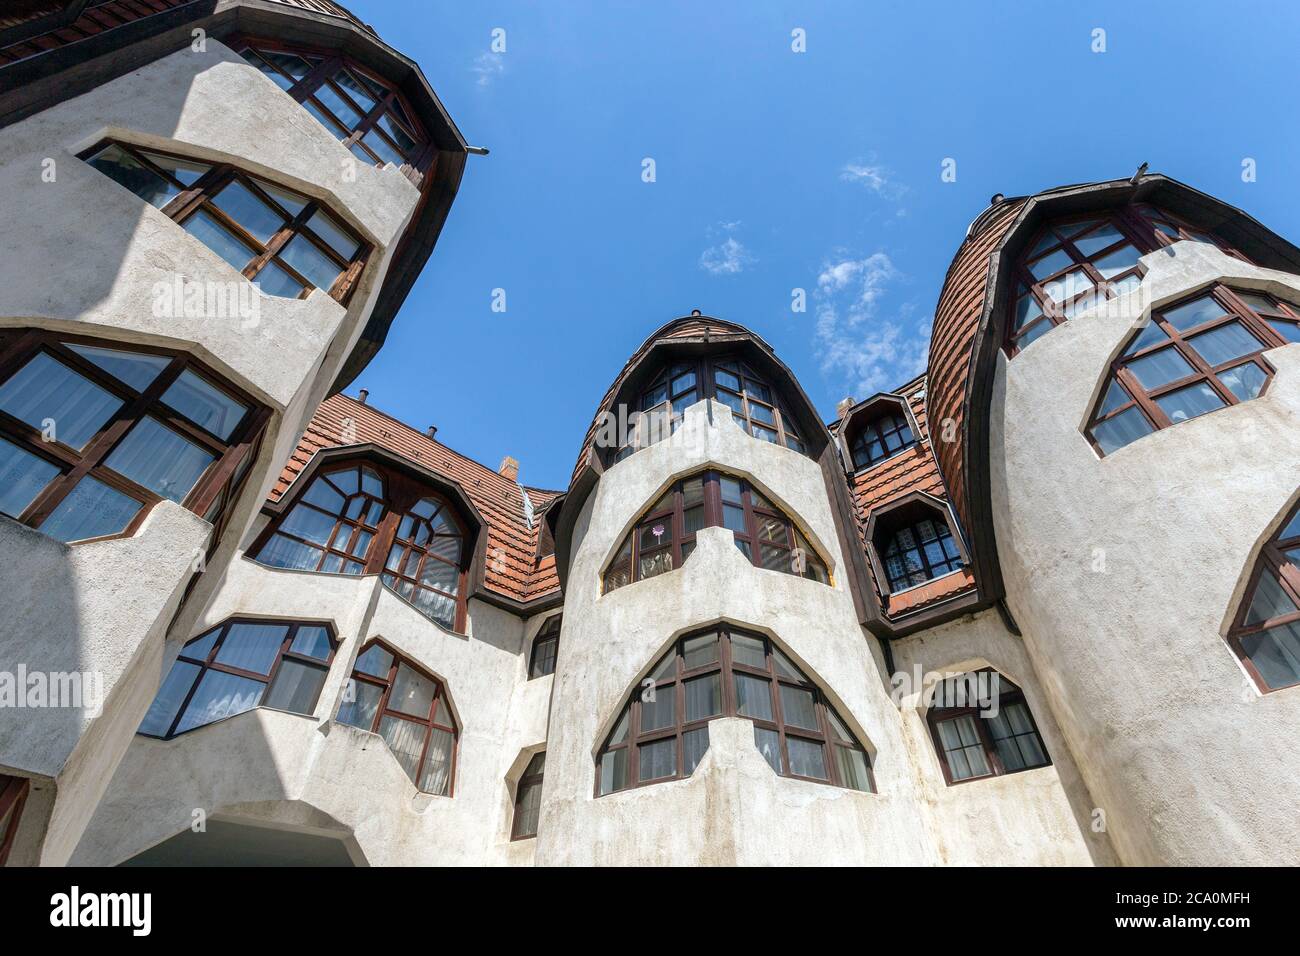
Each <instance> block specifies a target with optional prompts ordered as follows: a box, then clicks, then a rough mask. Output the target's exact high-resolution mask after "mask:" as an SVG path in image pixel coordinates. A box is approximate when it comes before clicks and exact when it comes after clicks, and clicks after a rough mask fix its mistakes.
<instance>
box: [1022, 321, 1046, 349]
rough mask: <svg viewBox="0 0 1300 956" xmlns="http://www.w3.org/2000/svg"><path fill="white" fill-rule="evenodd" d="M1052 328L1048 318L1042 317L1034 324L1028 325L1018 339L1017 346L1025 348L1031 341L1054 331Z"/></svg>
mask: <svg viewBox="0 0 1300 956" xmlns="http://www.w3.org/2000/svg"><path fill="white" fill-rule="evenodd" d="M1052 328H1053V326H1052V323H1051V322H1050V321H1049V320H1048V319H1042V320H1041V321H1038V322H1035V323H1033V324H1032V325H1029V326H1026V328H1025V331H1024V332H1022V333H1021V334H1020V336H1019V338H1017V339H1016V348H1021V349H1023V348H1025V347H1026V346H1027V345H1029V343H1030V342H1033V341H1034V340H1036V339H1038V338H1041V337H1042V336H1044V335H1046V334H1047V333H1048V332H1050V331H1052Z"/></svg>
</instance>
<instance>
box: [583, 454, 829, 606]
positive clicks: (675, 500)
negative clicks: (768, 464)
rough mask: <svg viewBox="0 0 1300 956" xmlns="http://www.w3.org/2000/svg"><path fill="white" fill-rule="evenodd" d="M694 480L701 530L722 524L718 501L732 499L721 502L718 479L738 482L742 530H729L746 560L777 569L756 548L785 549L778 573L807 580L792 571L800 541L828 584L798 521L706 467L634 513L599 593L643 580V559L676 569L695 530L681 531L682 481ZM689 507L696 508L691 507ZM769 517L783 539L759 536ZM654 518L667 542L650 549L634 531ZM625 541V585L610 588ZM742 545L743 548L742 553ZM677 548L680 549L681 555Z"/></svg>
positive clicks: (825, 570) (823, 563)
mask: <svg viewBox="0 0 1300 956" xmlns="http://www.w3.org/2000/svg"><path fill="white" fill-rule="evenodd" d="M696 479H700V480H701V481H702V484H703V502H702V504H703V509H704V515H703V522H704V523H703V524H702V525H701V528H721V527H726V525H725V523H724V513H725V509H724V507H723V505H724V504H735V503H734V502H724V499H723V497H722V494H723V492H722V481H723V479H726V480H728V481H735V482H738V483H739V485H740V495H741V501H740V507H742V508H743V509H744V515H745V528H744V530H742V531H737V530H735V529H732V535H733V536H734V538H735V540H736V548H737V550H739V551H740V552H741V554H744V555H745V556H746V558H747V560H748V561H749V563H750V564H752V565H754V566H755V567H757V568H762V569H764V570H768V571H772V570H783V569H777V568H771V567H768V566H767V565H764V564H763V561H762V552H763V547H764V546H765V547H767V548H769V549H779V550H783V551H786V552H789V553H790V569H789V570H788V571H784V573H787V574H794V575H796V576H797V577H805V578H809V580H819V578H817V577H816V576H815V575H814V576H812V577H810V576H809V575H808V574H807V573H803V574H799V573H797V572H796V571H795V569H794V553H793V552H794V549H795V548H797V547H802V546H803V545H806V546H807V547H805V548H804V549H803V550H804V553H805V556H806V557H805V566H806V567H807V566H811V565H816V566H818V567H820V568H821V569H822V571H823V573H824V575H825V581H823V582H822V583H824V584H827V585H833V583H834V582H833V579H832V577H831V565H830V562H828V561H827V560H825V559H824V558H823V557H822V556H821V554H819V553H818V552H817V550H816V549H815V548H814V547H813V544H812V542H811V541H810V540H809V539H808V536H807V535H806V534H804V532H803V531H802V530H801V529H800V528H799V526H798V524H796V523H795V521H794V520H793V519H792V518H790V516H789V515H787V514H786V513H785V512H784V511H782V510H781V509H780V508H778V507H777V506H776V505H775V504H773V503H772V502H770V501H767V496H766V495H763V494H762V492H760V491H758V490H757V489H755V488H754V486H753V485H752V483H750V482H749V481H747V480H745V479H744V478H739V477H737V476H735V475H730V474H727V473H726V472H723V471H716V470H713V469H710V470H707V471H702V472H696V473H695V474H693V475H687V476H686V477H685V478H681V479H678V480H677V481H675V482H673V484H672V485H671V486H670V487H669V489H668V490H667V491H665V492H664V493H663V494H662V495H660V496H659V497H658V498H656V499H655V502H654V504H652V505H651V506H650V510H648V511H646V512H645V513H643V514H642V515H640V516H639V517H638V518H637V520H636V521H635V522H633V524H632V527H631V529H629V531H628V533H627V534H626V535H625V536H624V537H623V538H622V539H621V540H620V542H619V545H618V548H617V549H616V550H615V552H614V556H613V558H611V559H610V561H609V562H608V563H607V564H606V566H605V570H604V571H603V572H602V574H601V588H602V593H603V594H609V593H610V592H611V591H616V590H618V589H619V588H621V587H626V586H627V585H630V584H635V583H636V582H637V581H642V580H647V578H646V577H644V576H643V575H642V574H641V559H642V558H643V557H647V556H651V555H657V554H666V555H667V556H668V557H669V560H670V563H671V566H670V567H669V568H668V569H666V570H665V571H662V572H660V573H661V574H666V573H669V572H671V571H676V570H678V569H680V568H681V566H682V564H683V563H684V562H685V560H686V556H688V555H689V554H690V552H691V551H693V550H694V549H695V532H694V531H691V532H687V530H686V508H685V500H686V495H685V486H686V484H687V483H688V482H692V481H695V480H696ZM755 495H759V496H761V497H762V499H763V501H764V502H766V504H764V503H761V502H758V501H756V500H755V497H754V496H755ZM669 497H671V503H670V504H666V505H664V506H663V507H659V505H660V504H661V502H663V501H664V499H666V498H669ZM692 507H698V506H696V505H692ZM769 520H770V521H776V522H779V523H780V524H781V525H782V526H783V527H784V533H785V543H782V542H781V541H779V540H777V539H775V538H770V537H763V536H762V534H761V531H762V529H763V527H764V522H765V521H769ZM654 522H664V523H665V530H666V531H667V538H668V541H667V543H660V544H656V545H655V546H654V547H652V548H643V546H642V543H641V538H642V535H641V534H639V533H638V532H640V531H641V530H642V529H643V528H645V527H646V526H647V525H651V524H653V523H654ZM629 539H630V541H631V548H630V551H629V558H628V559H629V561H630V562H631V565H630V567H629V570H628V580H627V583H626V584H620V585H616V586H614V587H610V586H609V576H610V574H611V573H612V572H614V571H615V570H616V569H618V568H621V567H622V562H620V561H619V558H620V556H621V555H622V554H623V549H624V546H625V545H626V544H627V543H628V541H629ZM742 545H743V546H742ZM746 548H748V553H747V554H746ZM683 551H685V555H684V554H683ZM650 577H658V575H657V574H654V575H650Z"/></svg>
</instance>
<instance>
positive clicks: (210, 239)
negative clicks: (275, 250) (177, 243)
mask: <svg viewBox="0 0 1300 956" xmlns="http://www.w3.org/2000/svg"><path fill="white" fill-rule="evenodd" d="M182 228H183V229H184V230H185V231H186V232H188V233H189V234H190V235H191V236H193V237H194V238H195V239H197V240H199V242H201V243H203V244H204V245H205V246H207V247H208V248H209V249H211V250H212V251H213V252H215V253H216V254H217V255H219V256H220V257H221V258H222V259H225V260H226V262H228V263H230V265H231V266H233V267H234V269H235V270H236V271H237V272H243V271H244V267H245V266H247V265H248V263H249V262H250V261H252V259H253V256H254V255H255V253H254V252H253V248H252V247H251V246H249V245H248V244H247V243H246V242H244V241H243V240H242V239H239V238H236V236H235V234H234V233H232V232H231V231H230V230H229V229H227V228H226V227H225V226H223V225H221V224H220V223H219V222H217V221H216V220H215V219H213V218H212V217H211V216H209V215H208V214H207V213H206V212H204V211H203V210H202V209H200V210H199V211H198V212H196V213H195V214H194V215H192V216H190V218H188V219H186V220H185V222H184V223H183V224H182Z"/></svg>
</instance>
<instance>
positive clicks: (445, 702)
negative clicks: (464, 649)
mask: <svg viewBox="0 0 1300 956" xmlns="http://www.w3.org/2000/svg"><path fill="white" fill-rule="evenodd" d="M375 645H378V646H380V647H382V648H383V649H384V650H385V651H387V652H388V654H389V655H390V656H391V657H392V659H393V660H392V663H391V664H390V665H389V667H388V676H387V677H376V676H375V675H373V674H366V673H364V672H362V671H359V670H357V668H356V661H355V660H354V661H353V665H352V672H351V673H350V674H349V675H348V680H350V681H360V682H361V683H363V684H369V685H370V686H372V687H382V688H383V693H382V695H381V696H380V698H379V705H378V706H377V707H376V708H375V719H374V720H372V721H371V722H370V727H369V728H364V727H358V728H357V729H358V730H366V731H367V732H369V733H372V734H374V735H375V736H377V737H379V738H380V739H381V740H383V735H382V734H380V732H379V728H380V725H381V724H382V723H383V720H384V718H385V717H393V718H395V719H397V720H405V721H407V722H408V723H413V724H419V725H421V726H423V727H424V728H425V730H424V745H423V747H422V748H421V750H420V761H419V763H418V764H416V768H415V778H414V779H413V780H411V783H412V784H413V785H414V786H415V788H416V789H417V790H419V789H420V785H419V783H418V781H419V779H420V775H421V773H422V772H423V771H424V762H425V760H426V759H428V756H429V742H430V741H431V740H433V732H434V730H441V731H444V732H446V733H450V734H451V740H452V744H451V767H450V768H449V769H448V771H447V792H446V793H445V794H433V795H434V796H446V797H454V796H455V795H456V767H457V764H458V762H459V759H460V724H459V721H457V720H456V712H455V708H454V706H453V705H452V703H451V693H450V692H449V691H448V690H447V685H446V683H444V682H443V681H442V680H440V679H438V678H437V677H435V676H434V675H433V674H431V673H430V672H429V671H428V670H427V669H426V668H425V667H423V666H422V665H421V664H419V663H417V662H416V661H414V660H412V659H411V658H409V657H407V656H406V655H405V654H403V653H402V652H401V651H399V650H397V648H395V647H393V646H392V645H391V644H389V643H388V642H387V641H385V640H383V639H381V638H378V637H374V638H371V639H370V640H368V641H366V643H365V644H363V645H362V647H361V649H360V650H359V651H357V660H360V659H361V656H362V655H363V654H365V653H366V651H368V650H370V648H372V647H374V646H375ZM401 664H405V665H406V666H407V667H409V668H411V670H413V671H415V672H416V673H417V674H419V675H420V676H421V677H423V678H425V679H426V680H428V681H431V682H432V683H433V686H434V692H433V703H432V704H430V705H429V715H428V717H427V718H425V719H423V720H421V719H420V718H418V717H414V716H412V715H411V714H408V713H405V712H404V711H400V710H392V709H390V708H389V706H388V704H389V700H390V699H391V698H392V694H393V685H394V684H395V683H396V681H397V669H398V667H399V666H400V665H401ZM440 705H442V706H440ZM444 709H445V710H446V711H447V712H448V715H449V716H450V718H451V719H450V720H448V721H446V722H444V723H440V722H439V719H438V718H439V716H440V714H441V712H442V711H443V710H444ZM334 716H335V719H337V718H338V711H337V710H336V711H335V712H334ZM346 726H349V727H353V726H355V725H354V724H347V725H346ZM384 746H385V747H387V746H388V743H387V741H385V742H384ZM389 752H390V753H392V751H391V750H390V751H389ZM393 757H394V759H396V754H394V755H393ZM402 772H403V773H405V772H406V771H405V770H403V771H402ZM420 792H421V793H430V792H431V791H428V790H420Z"/></svg>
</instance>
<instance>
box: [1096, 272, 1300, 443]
mask: <svg viewBox="0 0 1300 956" xmlns="http://www.w3.org/2000/svg"><path fill="white" fill-rule="evenodd" d="M1247 294H1248V295H1258V296H1263V297H1266V298H1269V299H1270V300H1272V301H1273V302H1274V303H1280V304H1279V306H1278V307H1279V312H1278V313H1277V315H1278V316H1279V317H1281V318H1289V319H1291V320H1292V321H1295V322H1297V323H1300V307H1297V306H1295V305H1292V304H1291V303H1287V302H1284V301H1283V300H1280V299H1278V298H1277V297H1276V296H1271V295H1268V294H1267V293H1262V292H1248V293H1247ZM1207 295H1208V296H1210V297H1211V298H1213V299H1214V301H1215V303H1216V304H1218V305H1219V306H1220V307H1221V309H1222V314H1220V315H1219V316H1217V317H1216V318H1213V319H1209V320H1207V321H1204V322H1201V323H1200V324H1199V325H1195V326H1192V327H1191V328H1189V329H1187V330H1185V331H1181V332H1180V331H1179V330H1178V329H1176V328H1174V326H1173V324H1172V323H1170V322H1168V321H1166V320H1165V318H1164V314H1165V313H1166V312H1170V311H1172V310H1174V309H1177V308H1179V307H1181V306H1183V305H1187V304H1188V303H1190V302H1194V301H1196V300H1197V299H1202V298H1205V297H1206V296H1207ZM1288 309H1289V311H1287V310H1288ZM1151 323H1152V324H1154V325H1157V326H1158V327H1159V328H1160V329H1161V331H1163V332H1164V333H1165V335H1166V338H1165V339H1162V340H1160V341H1158V342H1156V343H1154V344H1152V345H1148V346H1146V347H1144V348H1142V349H1139V350H1137V351H1136V352H1133V353H1131V354H1126V353H1127V352H1128V348H1129V347H1130V346H1131V344H1132V343H1133V342H1135V341H1136V340H1137V339H1138V337H1139V336H1141V335H1143V334H1145V332H1146V331H1147V329H1146V328H1145V327H1144V328H1143V329H1141V330H1140V331H1138V332H1135V333H1134V334H1133V335H1131V336H1129V337H1128V338H1127V339H1125V342H1124V346H1125V347H1124V348H1123V349H1121V350H1120V353H1119V354H1118V355H1117V356H1116V357H1115V359H1114V360H1113V361H1112V362H1111V363H1110V366H1109V368H1108V369H1107V371H1106V379H1105V382H1104V383H1103V385H1102V389H1101V394H1100V395H1099V396H1098V398H1097V403H1096V405H1095V406H1094V409H1093V412H1092V414H1091V415H1090V416H1089V419H1088V427H1087V428H1086V429H1085V431H1084V434H1085V435H1086V437H1087V439H1088V442H1089V444H1091V445H1092V447H1093V450H1094V451H1096V453H1097V455H1098V457H1100V458H1105V457H1106V452H1105V451H1103V450H1102V447H1101V444H1100V443H1099V442H1098V441H1097V439H1096V437H1095V436H1094V434H1093V433H1094V431H1095V429H1096V428H1097V426H1098V425H1101V424H1103V423H1104V422H1108V421H1111V420H1112V419H1115V418H1117V417H1118V416H1120V415H1122V414H1123V413H1125V412H1127V411H1128V410H1129V409H1130V408H1137V409H1138V411H1139V412H1140V413H1141V414H1142V416H1143V418H1145V419H1146V421H1147V424H1148V425H1150V426H1151V430H1152V431H1153V432H1155V431H1160V430H1161V429H1164V428H1169V427H1171V426H1173V425H1177V424H1180V422H1175V421H1173V420H1172V419H1171V418H1170V417H1169V416H1168V414H1166V412H1165V410H1164V409H1163V408H1161V407H1160V405H1159V403H1158V401H1157V399H1159V398H1161V397H1163V396H1165V395H1169V394H1172V393H1173V392H1177V391H1179V390H1180V389H1183V388H1187V387H1189V386H1194V385H1196V384H1197V383H1200V382H1204V383H1205V384H1207V385H1208V386H1209V387H1210V389H1211V390H1212V391H1213V392H1214V393H1215V395H1217V396H1218V397H1219V398H1220V399H1221V400H1222V401H1223V403H1224V405H1223V407H1224V408H1230V407H1231V406H1233V405H1239V404H1241V402H1242V401H1243V399H1239V398H1237V396H1236V395H1234V394H1233V393H1232V390H1231V389H1229V388H1228V387H1227V386H1226V385H1224V383H1223V382H1222V381H1221V380H1220V378H1219V375H1220V374H1221V373H1223V372H1228V371H1231V370H1233V369H1236V368H1239V367H1240V366H1243V365H1248V364H1254V365H1255V366H1257V367H1258V368H1259V369H1260V370H1261V371H1263V373H1264V382H1263V384H1262V385H1261V386H1260V389H1259V395H1257V396H1255V397H1256V398H1258V397H1261V396H1263V395H1264V393H1265V392H1266V391H1268V387H1269V385H1271V384H1272V381H1273V376H1274V375H1275V374H1276V372H1277V370H1276V369H1275V368H1274V367H1273V364H1272V363H1271V362H1269V361H1268V359H1266V358H1264V353H1265V352H1266V351H1268V350H1269V349H1274V348H1277V347H1279V346H1282V345H1286V344H1287V342H1288V340H1287V339H1286V338H1284V337H1283V336H1282V334H1281V333H1280V332H1278V331H1277V330H1276V329H1274V328H1273V327H1272V326H1271V325H1270V324H1269V323H1268V322H1267V321H1266V320H1265V319H1264V318H1263V317H1262V316H1261V315H1260V314H1258V313H1256V312H1255V310H1253V309H1252V308H1250V307H1249V306H1248V305H1247V304H1246V302H1245V301H1244V300H1243V299H1242V298H1241V297H1240V296H1239V295H1238V294H1237V293H1236V292H1234V291H1233V290H1232V288H1231V287H1229V286H1227V285H1224V284H1222V283H1215V284H1214V285H1211V286H1209V287H1207V288H1202V289H1198V290H1197V291H1196V292H1193V293H1191V294H1190V295H1187V296H1184V297H1183V298H1180V299H1177V300H1175V301H1173V302H1170V303H1168V304H1167V305H1163V306H1161V307H1160V308H1158V309H1152V310H1151ZM1233 323H1237V324H1240V325H1244V326H1245V327H1246V329H1247V330H1248V331H1249V332H1250V333H1251V334H1252V335H1253V336H1254V337H1255V339H1256V340H1257V341H1258V342H1260V343H1261V344H1260V346H1259V348H1258V349H1255V350H1254V351H1252V352H1247V353H1244V354H1242V355H1238V356H1236V357H1234V358H1231V359H1228V360H1227V361H1225V362H1221V363H1219V364H1217V365H1210V364H1209V363H1208V362H1207V361H1206V360H1205V359H1204V358H1202V357H1201V355H1200V353H1199V352H1198V351H1197V350H1196V348H1195V346H1194V345H1193V344H1191V342H1190V340H1191V339H1192V338H1195V337H1196V336H1198V335H1201V334H1203V333H1205V332H1210V331H1213V330H1214V329H1217V328H1221V327H1223V326H1225V325H1231V324H1233ZM1166 350H1173V351H1175V352H1176V353H1177V354H1178V355H1179V356H1180V357H1181V358H1182V359H1183V360H1184V361H1186V362H1187V364H1188V365H1190V366H1191V368H1192V372H1191V374H1189V375H1184V376H1183V377H1181V378H1177V379H1174V380H1172V381H1169V382H1165V383H1164V384H1162V385H1159V386H1157V387H1154V388H1146V387H1144V386H1143V385H1142V384H1141V383H1140V382H1139V381H1138V378H1137V375H1136V374H1135V373H1134V372H1133V371H1131V370H1130V369H1129V368H1128V366H1129V365H1131V364H1132V363H1133V362H1136V361H1139V360H1141V359H1143V358H1146V357H1147V356H1150V355H1154V354H1156V353H1157V352H1163V351H1166ZM1111 383H1118V384H1119V386H1120V388H1121V389H1122V390H1123V392H1124V393H1125V394H1126V395H1127V401H1125V402H1123V403H1121V404H1120V405H1118V406H1116V407H1115V408H1114V409H1111V410H1110V411H1108V412H1106V413H1105V414H1104V415H1103V414H1101V410H1102V407H1103V405H1104V404H1105V402H1106V398H1107V396H1108V394H1109V392H1110V386H1111ZM1246 401H1250V399H1246ZM1221 410H1222V409H1221V408H1216V409H1213V410H1212V411H1210V412H1205V413H1204V414H1206V415H1210V414H1213V413H1214V412H1216V411H1221ZM1196 417H1197V418H1200V417H1202V416H1201V415H1198V416H1196ZM1188 420H1189V421H1190V420H1191V419H1188ZM1143 437H1145V436H1143ZM1134 440H1135V441H1137V440H1140V439H1134ZM1130 444H1131V442H1130ZM1121 447H1127V446H1121ZM1119 450H1120V449H1118V448H1117V449H1115V451H1119ZM1113 453H1114V452H1112V454H1113Z"/></svg>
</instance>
